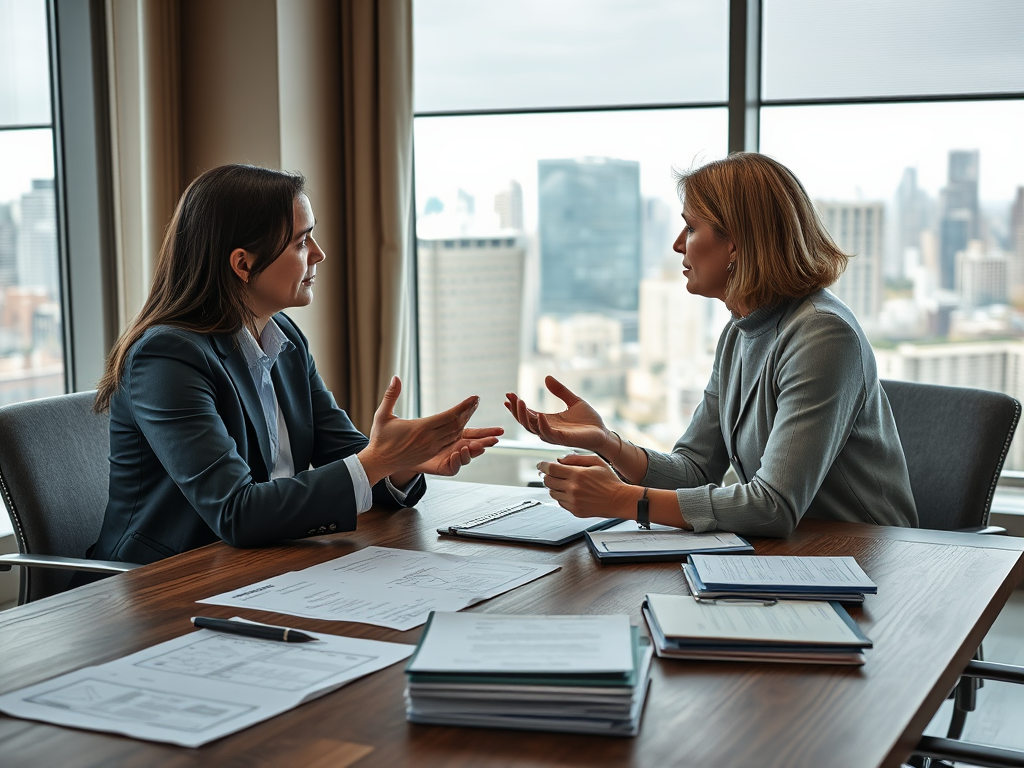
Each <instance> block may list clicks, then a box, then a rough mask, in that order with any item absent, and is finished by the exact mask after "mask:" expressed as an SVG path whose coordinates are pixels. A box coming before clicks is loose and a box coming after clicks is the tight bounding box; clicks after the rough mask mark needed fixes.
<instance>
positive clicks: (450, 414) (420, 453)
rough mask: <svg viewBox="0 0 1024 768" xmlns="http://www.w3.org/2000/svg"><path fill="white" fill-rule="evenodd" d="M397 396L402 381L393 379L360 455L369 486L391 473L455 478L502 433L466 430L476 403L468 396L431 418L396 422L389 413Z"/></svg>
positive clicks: (376, 413)
mask: <svg viewBox="0 0 1024 768" xmlns="http://www.w3.org/2000/svg"><path fill="white" fill-rule="evenodd" d="M401 393H402V382H401V380H399V378H398V377H397V376H395V377H393V378H392V379H391V383H390V384H389V385H388V388H387V390H386V391H385V392H384V398H383V399H382V400H381V403H380V406H379V407H378V408H377V411H376V412H375V413H374V414H373V426H372V427H371V428H370V444H369V445H368V446H366V448H364V449H363V450H362V451H360V453H359V461H360V463H361V464H362V465H363V470H364V471H365V472H366V476H367V479H368V480H369V481H370V484H371V485H373V484H375V483H376V482H378V481H379V480H381V479H382V478H384V477H387V476H388V475H391V474H394V473H408V474H409V475H410V476H411V475H412V474H415V473H416V472H420V471H434V470H437V474H449V475H454V474H455V473H456V472H457V471H458V468H459V467H461V466H462V465H463V464H468V463H469V461H470V460H471V459H472V458H475V457H476V456H479V455H480V454H481V453H483V451H484V449H485V448H487V447H489V446H491V445H494V444H495V443H496V442H497V435H499V434H501V430H500V428H494V429H483V430H472V429H471V430H467V429H465V427H466V422H468V421H469V419H470V417H471V416H472V415H473V413H474V412H475V411H476V409H477V406H478V405H479V404H480V398H479V397H468V398H466V399H465V400H463V401H462V402H461V403H459V404H458V405H456V406H454V407H452V408H449V409H448V410H447V411H443V412H442V413H438V414H436V415H434V416H427V417H425V418H422V419H400V418H398V417H397V416H395V414H394V409H395V404H396V403H397V402H398V396H399V395H400V394H401ZM427 468H429V469H427Z"/></svg>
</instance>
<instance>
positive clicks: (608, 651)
mask: <svg viewBox="0 0 1024 768" xmlns="http://www.w3.org/2000/svg"><path fill="white" fill-rule="evenodd" d="M539 648H543V649H544V650H543V653H540V652H538V649H539ZM632 668H633V648H632V640H631V635H630V628H629V616H627V615H625V614H621V615H609V616H600V615H597V616H528V615H527V616H516V615H506V614H490V613H435V614H434V618H433V619H432V620H431V623H430V629H429V633H428V635H427V637H426V639H425V640H424V641H422V642H421V644H420V649H419V651H418V652H417V654H416V658H415V659H414V660H413V661H412V662H411V663H410V664H409V666H408V667H407V671H409V672H418V671H420V670H427V671H430V672H460V673H467V672H497V673H502V674H508V673H512V672H530V673H535V674H536V673H582V672H590V673H595V672H628V671H629V670H631V669H632Z"/></svg>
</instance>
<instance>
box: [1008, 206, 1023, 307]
mask: <svg viewBox="0 0 1024 768" xmlns="http://www.w3.org/2000/svg"><path fill="white" fill-rule="evenodd" d="M1009 248H1010V298H1011V300H1012V301H1013V302H1014V303H1015V304H1018V305H1020V304H1024V187H1017V197H1016V198H1015V199H1014V201H1013V207H1012V208H1011V209H1010V244H1009Z"/></svg>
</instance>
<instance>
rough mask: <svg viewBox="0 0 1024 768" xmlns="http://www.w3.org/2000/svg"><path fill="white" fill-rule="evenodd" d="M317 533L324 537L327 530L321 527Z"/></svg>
mask: <svg viewBox="0 0 1024 768" xmlns="http://www.w3.org/2000/svg"><path fill="white" fill-rule="evenodd" d="M317 533H319V534H320V535H321V536H322V535H323V534H325V533H327V529H326V528H325V527H324V526H322V525H321V526H320V530H318V531H317Z"/></svg>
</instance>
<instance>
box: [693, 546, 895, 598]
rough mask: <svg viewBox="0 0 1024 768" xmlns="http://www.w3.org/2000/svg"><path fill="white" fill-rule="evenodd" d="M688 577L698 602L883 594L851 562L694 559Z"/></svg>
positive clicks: (842, 559)
mask: <svg viewBox="0 0 1024 768" xmlns="http://www.w3.org/2000/svg"><path fill="white" fill-rule="evenodd" d="M687 560H688V562H686V563H684V564H683V575H684V576H685V577H686V583H687V585H688V586H689V587H690V592H691V594H693V596H694V597H698V598H700V599H702V600H707V599H716V598H754V599H759V600H760V599H779V598H788V599H792V600H838V601H840V602H844V603H863V602H864V595H874V594H876V593H877V592H878V587H877V586H876V585H875V582H873V581H872V580H871V579H869V578H868V575H867V574H866V573H864V571H863V569H862V568H861V567H860V566H859V565H858V564H857V561H856V560H854V559H853V558H852V557H787V556H775V557H762V556H757V555H732V556H729V557H719V556H717V555H691V556H690V557H689V558H687Z"/></svg>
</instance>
